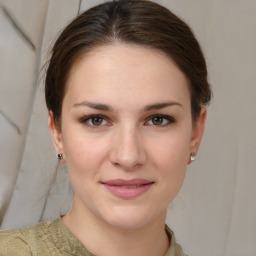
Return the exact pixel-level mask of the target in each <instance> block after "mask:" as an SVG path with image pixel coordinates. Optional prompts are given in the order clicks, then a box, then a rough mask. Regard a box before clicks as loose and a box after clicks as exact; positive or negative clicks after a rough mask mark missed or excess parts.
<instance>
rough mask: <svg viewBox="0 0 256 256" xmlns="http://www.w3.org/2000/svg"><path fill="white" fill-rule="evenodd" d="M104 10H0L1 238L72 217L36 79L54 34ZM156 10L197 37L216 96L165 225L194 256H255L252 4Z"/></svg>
mask: <svg viewBox="0 0 256 256" xmlns="http://www.w3.org/2000/svg"><path fill="white" fill-rule="evenodd" d="M1 1H2V3H1ZM100 2H103V1H92V0H82V1H79V0H72V1H71V0H40V1H39V0H38V1H35V0H0V4H1V7H2V8H1V9H0V67H1V68H0V111H1V112H0V209H1V210H0V211H1V213H2V215H3V214H4V213H5V215H4V218H3V221H2V228H7V227H17V226H25V225H28V224H33V223H36V222H38V221H39V220H47V219H53V218H55V217H56V216H58V215H59V214H61V213H64V212H66V211H67V210H68V209H69V207H70V201H71V197H72V190H71V188H70V185H69V182H68V179H67V175H66V172H65V171H64V170H63V171H60V172H58V176H57V178H56V180H57V182H56V183H55V184H54V185H53V186H51V182H52V180H53V177H54V173H55V168H56V159H55V154H54V150H53V147H52V143H51V139H50V134H49V132H48V130H47V111H46V109H45V106H44V102H43V93H42V84H43V83H42V82H43V81H40V83H38V82H37V78H38V74H39V66H40V65H42V64H43V63H44V62H45V60H46V55H47V51H48V48H49V44H51V42H52V41H53V39H54V38H56V33H58V31H59V30H60V29H61V28H62V27H63V26H64V25H65V24H66V23H67V22H68V21H69V20H70V19H71V18H72V17H74V16H76V15H77V13H78V12H79V11H82V10H85V9H87V8H89V7H91V6H93V5H94V4H97V3H100ZM157 2H159V3H161V4H163V5H165V6H166V7H168V8H170V9H171V10H173V11H174V12H175V13H176V14H178V15H179V16H181V17H182V18H183V19H184V20H185V21H187V22H188V23H189V24H190V25H191V27H192V28H193V30H194V32H195V34H196V36H197V37H198V39H199V41H200V43H201V44H202V47H203V50H204V52H205V55H206V59H207V62H208V67H209V77H210V82H211V84H212V87H213V91H214V99H213V101H212V104H211V106H210V108H209V110H208V120H207V126H206V132H205V135H204V140H203V143H202V146H201V149H200V152H199V155H198V158H197V161H196V162H195V163H193V165H191V166H189V168H188V172H187V176H186V179H185V182H184V185H183V188H182V190H181V192H180V193H179V195H178V197H177V198H176V199H175V200H174V202H173V203H172V205H171V206H170V210H169V212H168V218H167V222H168V223H169V224H170V226H171V227H172V229H173V230H174V231H175V234H176V236H177V239H178V242H180V243H181V244H182V246H183V248H184V251H185V252H187V253H188V254H189V255H191V256H192V255H198V256H205V255H207V256H219V255H223V256H254V255H255V251H256V243H255V239H256V217H255V216H256V206H255V196H256V186H255V181H256V167H255V155H256V100H255V96H256V86H255V81H256V65H255V59H256V49H255V46H256V16H255V14H254V10H255V9H256V1H254V0H244V1H239V0H233V1H231V0H194V1H187V0H172V1H168V0H159V1H157ZM3 7H4V9H5V10H8V12H9V14H10V15H11V17H12V18H13V21H10V17H8V15H6V12H4V10H3ZM12 22H15V23H16V25H17V26H18V28H20V30H21V31H23V33H24V35H25V37H24V35H21V33H20V31H19V29H18V30H17V27H15V26H14V25H13V23H12ZM26 37H27V39H26ZM28 39H29V40H28ZM33 46H34V47H33ZM38 84H39V86H38ZM12 192H13V194H12ZM9 199H11V200H10V203H9ZM7 206H8V209H7V211H5V208H7ZM17 212H18V213H19V214H18V215H17Z"/></svg>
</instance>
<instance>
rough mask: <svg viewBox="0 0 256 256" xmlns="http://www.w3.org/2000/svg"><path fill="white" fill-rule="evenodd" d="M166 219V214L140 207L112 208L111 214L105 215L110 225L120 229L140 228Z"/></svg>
mask: <svg viewBox="0 0 256 256" xmlns="http://www.w3.org/2000/svg"><path fill="white" fill-rule="evenodd" d="M160 218H161V219H162V218H163V219H164V220H165V214H164V215H163V216H162V214H159V213H158V214H157V213H155V214H154V213H153V212H152V209H151V211H148V210H146V209H139V207H138V206H137V207H119V209H112V211H111V212H110V214H106V215H105V216H104V219H105V222H106V223H108V224H109V225H110V226H112V227H115V228H119V229H127V230H128V229H138V228H140V227H143V226H145V225H147V224H149V223H151V222H154V221H156V220H160Z"/></svg>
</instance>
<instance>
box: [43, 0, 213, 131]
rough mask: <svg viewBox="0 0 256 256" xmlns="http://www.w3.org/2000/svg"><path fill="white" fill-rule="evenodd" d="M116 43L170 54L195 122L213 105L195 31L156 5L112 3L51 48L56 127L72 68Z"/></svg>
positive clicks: (49, 98)
mask: <svg viewBox="0 0 256 256" xmlns="http://www.w3.org/2000/svg"><path fill="white" fill-rule="evenodd" d="M116 43H124V44H136V45H141V46H145V47H149V48H152V49H156V50H160V51H162V52H164V53H165V54H166V55H168V56H170V57H171V58H172V59H173V60H174V61H175V62H176V64H177V66H178V67H179V68H180V69H181V71H182V72H183V73H184V74H185V75H186V76H187V78H188V80H189V82H190V85H189V87H190V88H189V90H190V93H191V111H192V119H193V121H194V122H195V121H196V120H197V118H198V116H199V114H200V111H201V107H202V106H203V105H207V104H208V103H209V102H210V99H211V89H210V85H209V83H208V80H207V66H206V62H205V59H204V56H203V53H202V50H201V48H200V45H199V43H198V41H197V40H196V38H195V36H194V35H193V33H192V31H191V29H190V28H189V27H188V25H187V24H186V23H185V22H184V21H182V20H181V19H180V18H178V17H177V16H176V15H174V14H173V13H172V12H171V11H170V10H168V9H166V8H165V7H163V6H161V5H159V4H156V3H154V2H151V1H147V0H114V1H108V2H106V3H104V4H100V5H98V6H95V7H93V8H91V9H89V10H87V11H85V12H84V13H82V14H81V15H79V16H78V17H77V18H75V19H74V20H73V21H72V22H71V23H70V24H69V25H68V26H67V27H66V28H65V29H64V30H63V32H62V33H61V35H60V36H59V38H58V39H57V41H56V42H55V44H54V46H53V49H52V56H51V59H50V62H49V66H48V69H47V72H46V79H45V99H46V105H47V108H48V110H49V111H50V110H51V111H52V112H53V116H54V120H55V123H56V124H57V125H58V126H59V125H60V117H61V109H62V101H63V98H64V95H65V92H66V89H67V88H66V84H67V80H68V76H69V73H70V70H71V67H72V65H73V64H74V63H75V61H76V60H77V59H79V58H80V57H81V56H84V55H85V54H86V53H88V52H90V51H91V50H92V49H94V48H95V47H97V46H101V45H114V44H116ZM59 127H60V126H59Z"/></svg>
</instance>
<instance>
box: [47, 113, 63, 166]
mask: <svg viewBox="0 0 256 256" xmlns="http://www.w3.org/2000/svg"><path fill="white" fill-rule="evenodd" d="M48 127H49V130H50V132H51V134H52V139H53V144H54V148H55V152H56V154H57V156H58V155H59V154H61V155H62V159H59V158H58V159H59V161H60V160H61V161H63V143H62V137H61V131H60V129H59V127H58V126H57V125H56V123H55V120H54V117H53V113H52V111H49V116H48Z"/></svg>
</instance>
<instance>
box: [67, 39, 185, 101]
mask: <svg viewBox="0 0 256 256" xmlns="http://www.w3.org/2000/svg"><path fill="white" fill-rule="evenodd" d="M65 97H68V98H69V99H70V100H72V101H82V100H85V98H86V100H91V99H90V98H92V99H93V100H94V98H95V97H97V100H98V101H105V100H109V101H112V103H113V104H115V102H119V100H120V99H122V101H123V102H124V103H125V102H127V103H129V102H128V101H129V99H132V100H133V101H135V100H136V99H137V100H138V101H140V102H142V103H143V102H144V103H145V104H147V103H149V102H147V101H150V100H151V101H152V100H153V101H163V100H176V101H187V102H188V104H190V95H189V82H188V80H187V78H186V76H185V75H184V74H183V72H182V71H181V70H180V69H179V68H178V66H177V65H176V63H175V62H174V61H173V60H172V59H171V58H170V57H169V56H167V55H166V54H165V53H162V52H160V51H157V50H154V49H150V48H146V47H142V46H137V45H126V44H117V45H108V46H100V47H97V48H95V49H93V50H92V51H90V52H89V53H87V54H86V55H84V56H82V57H80V59H79V60H77V61H76V62H75V64H74V65H73V67H72V69H71V72H70V76H69V79H68V82H67V93H66V96H65ZM64 100H65V98H64ZM107 103H109V102H107ZM184 104H185V103H184Z"/></svg>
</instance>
